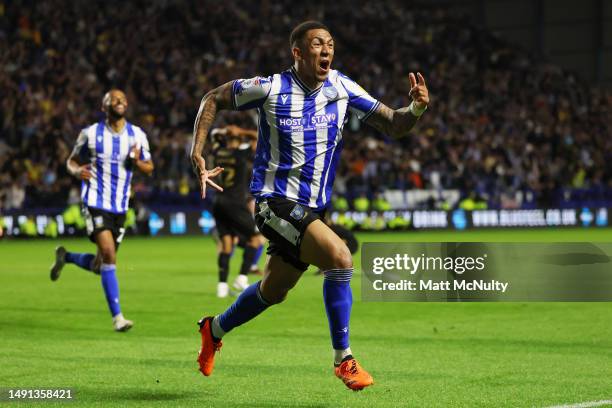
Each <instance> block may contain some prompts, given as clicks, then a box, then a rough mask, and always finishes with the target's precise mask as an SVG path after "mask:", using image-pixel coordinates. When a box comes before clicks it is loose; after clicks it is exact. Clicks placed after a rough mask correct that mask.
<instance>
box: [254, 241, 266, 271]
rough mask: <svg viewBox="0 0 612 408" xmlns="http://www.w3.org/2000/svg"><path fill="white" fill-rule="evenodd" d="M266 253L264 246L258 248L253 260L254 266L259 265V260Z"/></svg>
mask: <svg viewBox="0 0 612 408" xmlns="http://www.w3.org/2000/svg"><path fill="white" fill-rule="evenodd" d="M263 251H264V246H263V245H260V246H259V248H257V252H255V259H253V266H257V264H258V263H259V258H261V254H263Z"/></svg>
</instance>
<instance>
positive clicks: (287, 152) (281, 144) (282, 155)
mask: <svg viewBox="0 0 612 408" xmlns="http://www.w3.org/2000/svg"><path fill="white" fill-rule="evenodd" d="M282 96H286V97H287V98H286V99H285V100H284V101H283V99H282ZM283 102H284V103H283ZM290 116H291V75H290V74H289V73H288V72H283V74H282V75H281V86H280V92H279V94H278V98H277V101H276V126H277V128H281V125H280V122H279V118H283V117H285V118H288V117H290ZM291 149H292V148H291V133H287V134H285V133H284V132H280V131H279V132H278V152H279V163H278V169H277V170H276V174H275V178H274V187H275V188H274V190H275V192H276V193H279V194H282V195H285V194H287V178H288V177H289V170H291V164H292V154H291Z"/></svg>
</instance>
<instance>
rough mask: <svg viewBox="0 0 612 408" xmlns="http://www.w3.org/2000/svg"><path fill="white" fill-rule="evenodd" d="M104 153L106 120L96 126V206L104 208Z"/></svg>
mask: <svg viewBox="0 0 612 408" xmlns="http://www.w3.org/2000/svg"><path fill="white" fill-rule="evenodd" d="M103 154H104V121H100V122H99V123H98V126H97V127H96V181H97V184H98V189H97V197H96V208H102V198H103V197H104V178H103V175H104V169H103V167H102V159H101V157H102V155H103Z"/></svg>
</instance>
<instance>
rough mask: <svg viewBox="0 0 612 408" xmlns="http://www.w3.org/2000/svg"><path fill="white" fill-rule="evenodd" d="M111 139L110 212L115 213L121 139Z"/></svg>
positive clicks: (114, 137) (117, 137) (116, 137)
mask: <svg viewBox="0 0 612 408" xmlns="http://www.w3.org/2000/svg"><path fill="white" fill-rule="evenodd" d="M112 138H113V150H112V155H111V174H110V181H111V191H110V193H111V195H110V197H111V198H110V202H111V211H112V212H117V204H116V201H117V181H118V180H119V157H120V154H121V139H120V136H112Z"/></svg>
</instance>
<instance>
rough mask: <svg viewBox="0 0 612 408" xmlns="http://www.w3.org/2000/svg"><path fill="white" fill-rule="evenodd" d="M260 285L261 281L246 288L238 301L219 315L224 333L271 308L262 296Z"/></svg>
mask: <svg viewBox="0 0 612 408" xmlns="http://www.w3.org/2000/svg"><path fill="white" fill-rule="evenodd" d="M260 284H261V281H259V282H257V283H254V284H252V285H251V286H249V287H248V288H246V289H245V290H244V291H243V292H242V293H241V294H240V296H238V299H236V301H235V302H234V303H232V305H231V306H230V307H229V308H228V309H227V310H226V311H225V312H223V314H221V315H219V325H220V326H221V328H222V329H223V331H224V332H226V333H227V332H229V331H230V330H232V329H233V328H234V327H238V326H240V325H241V324H244V323H246V322H248V321H249V320H251V319H253V318H254V317H255V316H257V315H259V314H260V313H261V312H263V311H264V310H266V309H267V308H268V306H270V304H269V303H268V302H266V301H265V299H264V298H263V297H262V296H261V292H260V290H259V285H260Z"/></svg>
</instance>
